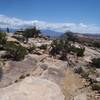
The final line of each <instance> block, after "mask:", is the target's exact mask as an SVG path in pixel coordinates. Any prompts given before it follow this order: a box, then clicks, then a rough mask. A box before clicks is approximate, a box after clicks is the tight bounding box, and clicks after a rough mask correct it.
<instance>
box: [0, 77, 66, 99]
mask: <svg viewBox="0 0 100 100" xmlns="http://www.w3.org/2000/svg"><path fill="white" fill-rule="evenodd" d="M0 100H64V95H63V94H62V92H61V90H60V88H59V87H58V85H56V84H55V83H53V82H51V81H49V80H46V79H42V78H35V77H28V78H26V79H24V80H23V81H21V82H19V83H16V84H13V85H11V86H9V87H6V88H3V89H0Z"/></svg>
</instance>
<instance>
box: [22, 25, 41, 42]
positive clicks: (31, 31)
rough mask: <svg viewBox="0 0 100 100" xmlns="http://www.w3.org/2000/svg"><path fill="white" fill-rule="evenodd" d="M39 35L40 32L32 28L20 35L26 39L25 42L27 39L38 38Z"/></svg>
mask: <svg viewBox="0 0 100 100" xmlns="http://www.w3.org/2000/svg"><path fill="white" fill-rule="evenodd" d="M39 34H41V31H40V30H38V29H36V27H34V28H29V29H25V30H24V31H23V34H22V35H23V36H24V37H25V38H26V42H28V38H36V37H39Z"/></svg>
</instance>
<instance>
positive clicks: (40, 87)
mask: <svg viewBox="0 0 100 100" xmlns="http://www.w3.org/2000/svg"><path fill="white" fill-rule="evenodd" d="M33 30H35V29H32V30H28V31H33ZM26 31H27V30H25V32H26ZM28 31H27V32H28ZM35 32H37V30H35ZM0 34H1V33H0ZM20 34H21V33H20ZM1 35H2V36H4V34H1ZM22 35H23V34H21V35H18V34H16V35H14V36H12V37H11V36H9V35H8V36H7V37H6V38H7V40H6V42H4V40H3V41H1V42H0V43H1V50H0V68H2V70H1V72H0V74H2V75H0V76H1V77H0V100H22V99H23V100H100V88H99V87H98V89H97V90H93V89H92V85H94V84H99V83H100V68H92V66H91V62H92V59H93V58H100V48H96V47H89V46H87V45H83V44H81V43H79V42H75V43H73V42H72V40H69V39H68V41H67V42H68V44H67V42H66V41H65V40H63V41H64V42H63V41H59V39H58V40H55V41H54V40H51V39H49V38H47V37H43V36H42V37H41V35H40V34H38V35H37V34H31V36H32V37H30V36H29V37H28V41H27V39H26V37H24V38H25V40H23V37H22ZM24 36H27V35H25V34H24ZM18 37H20V38H18ZM1 39H4V38H1ZM2 42H3V44H2ZM56 42H57V43H58V45H57V44H56ZM4 43H5V45H6V46H5V45H4ZM59 43H62V44H61V45H60V46H59ZM66 44H67V45H66ZM69 44H70V45H69ZM63 46H64V47H65V48H67V46H72V47H74V49H75V50H80V49H81V50H84V54H83V55H82V56H81V55H79V56H78V53H79V54H80V52H77V51H74V49H73V48H71V47H69V48H67V49H69V50H71V49H72V50H73V51H70V52H69V53H68V52H67V54H66V52H65V51H64V50H65V49H63ZM53 47H57V49H56V51H57V50H59V48H60V49H61V50H60V53H58V52H59V51H58V52H57V54H55V53H54V51H53V52H51V51H52V50H53ZM84 48H85V49H84ZM16 49H17V50H16ZM67 49H66V50H67ZM9 50H10V51H9ZM25 50H26V51H27V53H26V51H25ZM9 52H10V54H9ZM14 52H15V53H14ZM16 52H17V53H16ZM65 55H66V56H67V59H66V57H65ZM62 57H63V58H64V59H60V58H62ZM87 74H88V75H87Z"/></svg>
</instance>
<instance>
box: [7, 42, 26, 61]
mask: <svg viewBox="0 0 100 100" xmlns="http://www.w3.org/2000/svg"><path fill="white" fill-rule="evenodd" d="M5 50H6V51H7V55H6V57H7V58H12V59H13V60H16V61H19V60H22V59H24V57H25V55H26V54H27V50H26V48H24V47H23V46H22V45H20V44H19V43H16V42H7V43H6V45H5Z"/></svg>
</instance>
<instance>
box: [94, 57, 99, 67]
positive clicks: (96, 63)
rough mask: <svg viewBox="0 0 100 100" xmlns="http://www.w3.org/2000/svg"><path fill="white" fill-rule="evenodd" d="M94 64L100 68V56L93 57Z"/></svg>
mask: <svg viewBox="0 0 100 100" xmlns="http://www.w3.org/2000/svg"><path fill="white" fill-rule="evenodd" d="M92 66H93V67H96V68H100V58H94V59H92Z"/></svg>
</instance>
